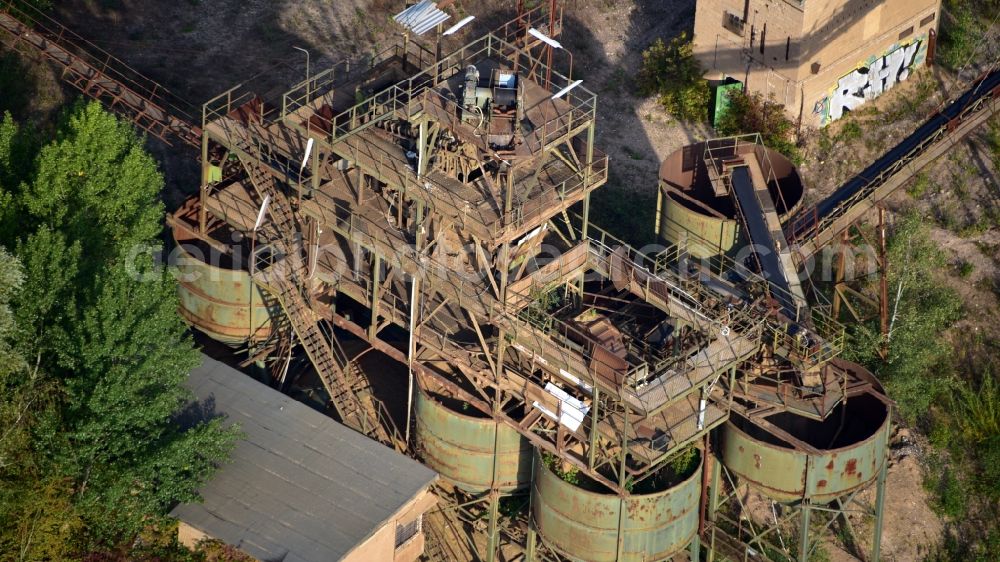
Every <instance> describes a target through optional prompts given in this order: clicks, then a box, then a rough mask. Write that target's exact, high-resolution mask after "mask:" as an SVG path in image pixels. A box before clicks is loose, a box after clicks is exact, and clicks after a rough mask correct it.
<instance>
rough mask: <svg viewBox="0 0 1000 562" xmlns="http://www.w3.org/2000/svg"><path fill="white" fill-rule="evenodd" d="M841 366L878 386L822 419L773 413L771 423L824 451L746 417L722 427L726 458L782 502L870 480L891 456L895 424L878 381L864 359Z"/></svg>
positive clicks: (823, 497)
mask: <svg viewBox="0 0 1000 562" xmlns="http://www.w3.org/2000/svg"><path fill="white" fill-rule="evenodd" d="M837 363H838V366H839V367H841V368H844V369H848V370H850V371H852V372H854V373H855V374H857V375H859V376H860V377H861V378H862V379H863V380H868V381H870V382H871V383H872V386H873V389H874V392H868V393H864V394H860V395H858V396H853V397H850V398H848V399H847V401H846V402H844V403H842V404H840V405H839V406H837V407H836V408H835V409H834V411H833V412H831V413H830V415H829V416H827V418H826V419H825V420H823V421H817V420H813V419H809V418H804V417H801V416H796V415H794V414H789V413H780V414H774V415H771V416H768V417H767V418H766V419H767V421H769V422H770V423H772V424H774V425H776V426H778V427H780V428H781V429H783V430H785V431H787V432H788V433H790V434H791V435H792V436H794V437H796V438H798V439H800V440H802V441H804V442H806V443H808V444H809V445H811V446H812V447H814V448H815V449H817V450H818V451H819V453H818V454H817V453H808V452H805V451H800V450H796V449H794V448H793V447H792V446H791V445H790V444H789V443H787V442H785V441H783V440H781V439H780V438H778V437H775V436H773V435H771V434H770V433H768V432H767V431H765V430H764V429H761V428H760V427H758V426H756V425H753V424H751V423H750V422H748V421H746V420H743V419H741V418H737V417H735V416H734V417H733V418H731V419H730V420H729V421H728V422H726V424H725V425H724V426H723V428H722V432H721V444H720V451H721V456H722V462H723V464H724V465H725V466H726V467H727V468H728V469H729V470H730V471H732V472H733V473H735V474H737V475H738V476H739V477H740V478H742V479H743V480H744V481H745V482H747V483H750V484H751V485H753V486H755V487H757V488H758V489H760V490H761V491H762V492H763V493H765V494H766V495H768V496H769V497H770V498H772V499H774V500H776V501H780V502H793V501H798V500H803V499H809V500H811V501H812V502H813V503H828V502H830V501H832V500H833V499H835V498H838V497H842V496H844V495H845V494H848V493H850V492H852V491H854V490H856V489H858V488H862V487H864V486H867V485H868V484H870V483H871V482H872V481H873V480H875V478H876V477H877V476H878V473H879V471H880V470H881V468H882V463H884V462H886V446H887V444H888V442H889V432H890V426H891V420H890V415H889V414H890V411H889V407H888V406H887V405H886V403H885V402H883V401H882V400H881V399H880V398H881V391H882V389H881V386H880V385H879V383H878V381H877V380H876V379H875V378H874V376H872V375H871V373H869V372H868V371H867V370H865V369H864V368H863V367H861V366H860V365H857V364H854V363H850V362H847V361H843V360H837Z"/></svg>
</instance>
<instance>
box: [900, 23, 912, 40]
mask: <svg viewBox="0 0 1000 562" xmlns="http://www.w3.org/2000/svg"><path fill="white" fill-rule="evenodd" d="M910 35H913V26H912V25H911V26H910V27H907V28H906V29H904V30H903V31H900V32H899V40H900V41H902V40H903V39H906V38H907V37H909V36H910Z"/></svg>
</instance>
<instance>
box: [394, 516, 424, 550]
mask: <svg viewBox="0 0 1000 562" xmlns="http://www.w3.org/2000/svg"><path fill="white" fill-rule="evenodd" d="M423 521H424V516H423V514H421V515H418V516H417V518H416V519H414V520H413V521H410V522H409V523H406V524H405V525H396V548H399V547H401V546H403V545H404V544H406V541H408V540H410V539H412V538H413V537H415V536H417V533H419V532H420V528H421V526H422V525H423Z"/></svg>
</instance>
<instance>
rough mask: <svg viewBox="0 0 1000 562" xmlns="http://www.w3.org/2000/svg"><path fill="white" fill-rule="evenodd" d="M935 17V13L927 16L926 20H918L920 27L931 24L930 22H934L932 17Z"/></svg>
mask: <svg viewBox="0 0 1000 562" xmlns="http://www.w3.org/2000/svg"><path fill="white" fill-rule="evenodd" d="M935 16H937V13H936V12H935V13H933V14H931V15H929V16H927V17H926V18H924V19H922V20H920V27H923V26H925V25H927V24H929V23H931V22H932V21H934V17H935Z"/></svg>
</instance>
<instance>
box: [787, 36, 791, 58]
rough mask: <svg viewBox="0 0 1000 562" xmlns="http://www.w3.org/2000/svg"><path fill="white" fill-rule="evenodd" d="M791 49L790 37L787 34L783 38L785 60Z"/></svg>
mask: <svg viewBox="0 0 1000 562" xmlns="http://www.w3.org/2000/svg"><path fill="white" fill-rule="evenodd" d="M791 51H792V37H791V36H789V37H788V39H786V40H785V60H788V54H789V53H790V52H791Z"/></svg>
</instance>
